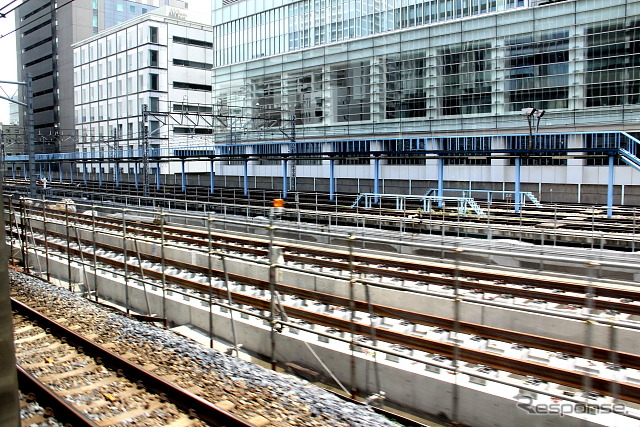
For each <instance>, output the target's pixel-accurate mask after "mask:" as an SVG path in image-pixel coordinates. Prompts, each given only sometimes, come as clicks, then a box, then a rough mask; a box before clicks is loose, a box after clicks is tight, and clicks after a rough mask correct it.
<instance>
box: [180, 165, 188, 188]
mask: <svg viewBox="0 0 640 427" xmlns="http://www.w3.org/2000/svg"><path fill="white" fill-rule="evenodd" d="M185 163H186V161H185V160H184V159H182V173H181V174H180V184H181V187H182V192H183V193H186V192H187V174H186V172H185Z"/></svg>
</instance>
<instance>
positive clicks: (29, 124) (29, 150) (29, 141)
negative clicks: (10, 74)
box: [0, 73, 37, 199]
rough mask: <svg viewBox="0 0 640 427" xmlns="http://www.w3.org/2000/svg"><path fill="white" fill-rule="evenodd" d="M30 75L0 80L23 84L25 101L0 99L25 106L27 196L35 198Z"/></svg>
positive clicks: (34, 149) (33, 133)
mask: <svg viewBox="0 0 640 427" xmlns="http://www.w3.org/2000/svg"><path fill="white" fill-rule="evenodd" d="M32 80H33V79H32V75H31V73H26V75H25V81H24V82H12V81H0V83H6V84H14V85H20V86H25V88H26V96H25V98H26V99H25V102H20V101H16V100H15V99H11V98H8V97H6V96H2V95H0V99H5V100H7V101H9V102H13V103H15V104H18V105H22V106H23V107H25V108H26V110H27V111H26V113H27V154H28V155H29V167H28V170H29V196H30V197H31V198H34V199H35V198H36V196H37V192H36V147H35V131H34V128H33V126H34V122H33V86H32Z"/></svg>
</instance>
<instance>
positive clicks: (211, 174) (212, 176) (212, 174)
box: [209, 160, 216, 194]
mask: <svg viewBox="0 0 640 427" xmlns="http://www.w3.org/2000/svg"><path fill="white" fill-rule="evenodd" d="M210 163H211V171H210V172H209V194H213V192H214V190H215V188H216V187H215V181H216V172H215V167H214V166H215V162H214V161H213V160H211V162H210Z"/></svg>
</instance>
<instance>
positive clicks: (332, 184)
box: [329, 159, 336, 201]
mask: <svg viewBox="0 0 640 427" xmlns="http://www.w3.org/2000/svg"><path fill="white" fill-rule="evenodd" d="M335 163H336V161H335V160H334V159H329V200H331V201H333V200H334V198H335V192H336V182H335Z"/></svg>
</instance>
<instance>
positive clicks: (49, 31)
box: [15, 0, 187, 152]
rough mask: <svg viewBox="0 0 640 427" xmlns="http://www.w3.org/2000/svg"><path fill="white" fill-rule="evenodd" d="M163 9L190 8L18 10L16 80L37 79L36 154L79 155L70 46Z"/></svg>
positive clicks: (107, 1)
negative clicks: (75, 130)
mask: <svg viewBox="0 0 640 427" xmlns="http://www.w3.org/2000/svg"><path fill="white" fill-rule="evenodd" d="M164 4H169V5H171V6H174V7H178V8H183V9H186V7H187V3H186V2H185V1H182V0H139V1H136V2H133V1H125V0H75V1H72V2H52V1H50V0H30V1H28V2H23V3H22V4H21V5H20V7H19V8H18V9H16V11H15V20H16V28H18V32H17V37H16V40H17V41H16V44H17V51H18V74H17V75H18V79H19V80H21V79H24V78H25V73H31V74H32V76H33V89H34V119H35V132H36V150H37V151H39V152H41V151H42V152H47V151H62V152H69V151H74V150H75V135H74V132H73V129H74V117H73V57H72V49H71V45H72V44H73V43H76V42H78V41H80V40H84V39H85V38H87V37H90V36H92V35H93V34H97V33H98V32H99V31H101V30H103V29H105V28H109V27H111V26H113V25H116V24H118V23H120V22H124V21H126V20H127V19H130V18H132V17H135V16H138V15H141V14H144V13H147V12H149V11H151V10H153V9H155V8H156V7H158V6H161V5H164ZM23 126H24V124H23Z"/></svg>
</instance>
